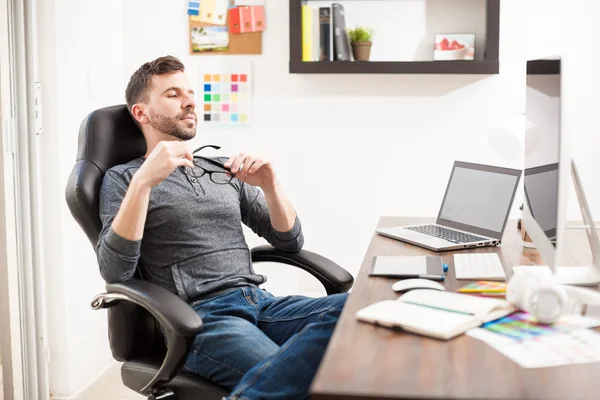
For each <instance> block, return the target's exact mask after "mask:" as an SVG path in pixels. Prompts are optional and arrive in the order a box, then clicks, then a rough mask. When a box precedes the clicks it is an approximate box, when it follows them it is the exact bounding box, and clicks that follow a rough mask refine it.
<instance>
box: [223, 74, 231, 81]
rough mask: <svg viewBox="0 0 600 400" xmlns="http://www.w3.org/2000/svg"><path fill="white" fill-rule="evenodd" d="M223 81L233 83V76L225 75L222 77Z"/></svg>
mask: <svg viewBox="0 0 600 400" xmlns="http://www.w3.org/2000/svg"><path fill="white" fill-rule="evenodd" d="M221 79H222V81H223V82H231V75H229V74H223V75H221Z"/></svg>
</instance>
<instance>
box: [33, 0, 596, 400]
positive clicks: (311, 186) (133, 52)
mask: <svg viewBox="0 0 600 400" xmlns="http://www.w3.org/2000/svg"><path fill="white" fill-rule="evenodd" d="M536 1H538V0H536ZM41 3H43V4H42V5H41V7H42V9H43V12H42V13H41V17H42V18H43V21H44V22H43V23H42V26H43V27H44V29H42V32H41V42H42V48H43V50H42V51H43V54H44V62H43V65H42V68H41V70H42V79H43V82H44V88H45V89H44V96H45V97H44V115H45V123H44V132H45V133H44V135H45V140H46V146H47V148H46V159H45V171H46V176H45V180H44V183H43V189H44V197H45V203H44V204H45V205H44V212H45V219H46V221H45V223H44V226H45V227H46V232H45V235H44V236H45V240H46V242H45V249H44V250H45V252H46V254H47V260H46V266H45V267H46V268H47V270H48V271H49V273H48V274H47V276H49V277H50V281H49V282H48V285H49V288H48V289H49V290H48V296H49V298H48V302H49V307H48V310H49V312H50V313H51V314H50V315H49V318H48V320H49V321H50V325H51V326H50V328H51V329H50V334H51V336H52V337H51V350H52V360H53V361H52V364H51V382H52V388H53V391H54V392H55V393H58V394H61V395H63V396H69V395H72V394H74V393H75V392H77V391H78V390H80V389H81V388H82V387H83V386H85V385H86V383H87V382H89V380H90V379H93V378H94V377H95V376H96V375H97V374H98V373H99V372H100V371H102V369H103V368H104V367H105V366H106V365H108V364H109V363H110V360H111V358H110V354H109V351H108V345H107V341H106V323H105V315H104V313H103V312H92V311H91V310H90V309H89V301H90V299H91V298H92V297H93V296H94V295H95V294H97V293H99V292H100V291H102V289H103V282H102V281H101V279H100V277H99V274H98V271H97V267H96V265H95V258H94V254H93V252H92V249H91V246H90V245H89V243H88V242H87V239H86V238H85V237H84V236H83V234H82V232H81V230H80V229H79V227H78V226H76V225H75V223H74V222H73V220H72V218H71V216H70V214H69V213H68V210H67V208H66V204H65V201H64V194H63V192H64V186H65V184H66V180H67V177H68V175H69V172H70V169H71V168H72V165H73V162H74V156H75V151H76V140H77V131H78V127H79V123H80V122H81V120H82V118H83V117H84V116H85V115H86V114H87V113H88V112H90V111H91V110H93V109H94V108H97V107H100V106H103V105H108V104H115V103H122V102H124V90H125V86H126V83H127V80H128V79H129V77H130V75H131V74H132V73H133V71H134V70H135V69H136V68H137V67H139V65H141V64H142V63H143V62H145V61H148V60H152V59H154V58H156V57H158V56H161V55H165V54H172V55H175V56H178V57H180V58H181V59H182V60H183V61H184V63H185V64H186V65H187V68H188V72H189V77H190V79H191V80H192V82H197V80H198V77H197V72H196V71H197V70H198V68H199V66H200V65H201V63H202V62H203V60H206V58H204V57H206V56H189V55H188V39H187V37H188V36H187V35H188V31H187V22H186V17H185V6H186V2H184V1H180V2H173V1H169V2H167V1H160V0H128V1H126V2H119V1H118V0H111V1H103V2H102V6H100V4H99V3H98V2H92V1H91V0H88V1H75V0H50V1H47V0H44V1H43V2H41ZM365 3H366V2H365ZM399 3H400V4H401V3H402V2H399ZM411 3H412V4H413V5H414V4H415V2H411ZM523 3H526V2H518V1H503V3H502V15H501V46H500V57H501V60H502V63H501V73H500V74H499V75H494V76H462V75H454V76H452V75H448V76H444V75H381V76H376V75H290V74H289V73H288V58H289V48H288V46H289V39H288V37H289V36H288V35H289V27H288V23H289V18H288V2H287V1H282V0H267V1H266V5H267V16H266V17H267V31H266V32H265V34H264V40H263V54H262V55H261V56H241V57H239V59H243V60H246V59H250V60H252V62H253V71H254V78H255V84H254V94H255V96H254V107H253V108H254V124H253V126H252V128H250V129H246V130H240V131H235V130H218V131H201V132H199V134H198V137H197V139H195V140H194V143H193V144H194V145H196V144H199V143H203V144H204V143H211V144H219V145H221V146H222V149H221V152H220V153H221V154H233V153H235V152H238V151H252V152H256V153H258V154H261V155H264V156H267V157H269V158H270V159H271V160H272V161H273V162H274V163H275V165H276V167H277V170H278V171H279V173H280V175H281V178H282V181H283V184H284V186H285V189H286V191H287V192H288V194H289V195H290V196H291V198H292V200H293V203H294V205H295V206H296V208H297V210H298V212H299V214H300V216H301V218H302V222H303V226H304V232H305V235H306V245H305V248H306V249H309V250H313V251H316V252H318V253H320V254H323V255H325V256H327V257H329V258H331V259H333V260H335V261H336V262H338V263H339V264H340V265H342V266H343V267H344V268H346V269H347V270H348V271H350V272H351V273H352V274H354V275H356V273H357V271H358V269H359V267H360V265H361V263H362V259H363V256H364V253H365V251H366V248H367V246H368V243H369V241H370V238H371V236H372V234H373V229H374V228H375V226H376V224H377V221H378V219H379V217H380V216H381V215H409V216H430V217H433V216H435V215H436V214H437V210H438V207H439V203H440V200H441V198H442V196H443V192H444V189H445V184H446V180H447V177H448V175H449V173H450V168H451V166H452V163H453V161H454V160H455V159H458V160H465V161H472V162H481V163H489V164H494V165H502V166H508V167H516V168H520V167H521V166H522V161H521V159H520V158H519V157H520V156H521V153H522V150H521V148H520V147H519V146H520V143H521V141H522V140H521V135H522V129H523V128H524V121H523V118H522V117H520V116H519V115H520V114H521V113H522V112H524V108H525V101H524V100H525V98H524V94H525V75H524V73H525V64H524V60H525V59H526V57H527V55H538V54H536V53H539V54H542V55H546V52H547V51H550V52H556V51H557V48H561V47H564V46H563V44H565V43H566V44H569V45H572V47H571V48H570V49H569V50H567V52H568V53H569V57H570V58H569V59H567V60H566V61H565V80H566V82H568V85H569V88H570V90H569V92H570V93H568V98H567V99H566V102H567V103H568V104H569V108H568V112H570V113H571V114H570V118H569V121H571V122H570V123H571V124H572V125H571V128H572V132H570V133H573V139H574V141H575V142H576V145H575V146H574V147H575V154H576V156H577V158H578V161H579V165H580V168H581V170H582V171H581V175H582V177H583V179H584V182H585V184H586V190H587V193H588V197H589V200H590V202H591V203H592V211H593V212H594V213H595V214H596V215H600V188H599V186H598V185H597V184H596V182H595V181H594V180H593V178H594V171H598V169H599V167H600V160H599V158H598V157H596V156H595V151H594V150H593V149H594V148H595V149H598V139H597V137H598V135H597V133H596V132H598V128H599V126H598V122H597V121H595V120H594V118H593V117H592V115H593V113H592V111H593V110H594V109H593V108H592V107H593V106H592V101H593V100H597V93H598V90H587V91H586V90H584V87H585V86H586V85H587V84H593V85H595V87H596V88H598V87H599V85H598V83H599V82H598V77H597V76H596V75H593V74H592V71H591V68H589V69H588V68H587V67H586V65H585V64H586V63H585V62H583V61H584V60H583V59H585V58H586V55H585V54H589V49H590V48H592V44H593V35H592V34H591V33H590V34H585V32H583V31H582V30H583V29H584V28H583V26H585V25H586V23H582V20H586V21H587V26H592V24H591V22H592V18H593V17H592V16H589V15H590V14H591V13H590V11H589V10H587V9H585V8H584V7H587V5H588V4H589V3H585V2H584V1H583V0H578V1H569V2H568V4H569V12H565V11H564V9H565V8H566V6H561V3H560V2H558V1H555V2H554V3H549V2H543V4H544V5H543V7H534V5H531V6H530V5H529V3H528V4H523ZM562 4H567V2H566V1H564V2H563V3H562ZM538 6H539V4H538ZM541 12H542V13H545V14H540V13H541ZM44 18H47V19H44ZM380 20H381V21H383V20H384V19H383V17H382V18H380ZM556 22H561V23H570V25H569V26H570V28H569V29H566V30H563V34H560V33H559V32H557V29H556V26H555V23H556ZM352 24H353V25H354V23H352ZM381 31H385V29H382V30H381ZM381 31H380V32H381ZM545 38H550V39H549V40H548V42H546V41H545ZM542 39H543V40H542ZM375 40H377V39H375ZM381 40H383V39H381ZM575 50H578V51H580V52H581V53H582V54H583V53H585V54H583V55H578V54H575ZM210 57H212V56H210ZM578 57H579V58H580V59H579V60H577V58H578ZM576 60H577V62H576ZM88 71H89V72H90V74H89V75H90V76H91V77H92V78H93V79H92V80H93V81H95V82H97V84H95V85H94V84H92V85H91V88H90V89H91V90H90V91H89V92H88V77H87V76H88ZM595 104H599V103H598V102H597V101H596V103H595ZM511 132H513V133H511ZM593 146H595V147H593ZM519 198H521V194H520V192H519V194H518V195H517V200H518V199H519ZM518 203H519V202H518V201H516V202H515V206H514V210H513V216H516V215H518V213H517V207H518ZM573 211H574V209H571V215H575V216H576V214H574V212H573ZM597 219H598V217H597ZM249 242H250V245H255V244H258V243H261V241H260V240H257V239H256V238H252V237H249ZM269 269H270V270H271V272H272V268H269ZM270 275H271V284H273V282H276V283H278V284H279V283H282V282H283V280H284V277H283V276H282V274H277V273H271V274H270ZM287 276H290V275H289V274H288V275H287ZM291 276H296V277H297V279H296V280H295V281H293V282H291V283H289V284H288V286H285V287H283V286H277V287H275V288H274V289H276V290H277V291H278V292H287V291H290V290H299V289H313V288H314V287H315V285H314V284H313V282H312V281H309V280H308V279H306V278H305V276H304V275H302V274H300V273H298V272H292V273H291ZM270 287H272V286H270Z"/></svg>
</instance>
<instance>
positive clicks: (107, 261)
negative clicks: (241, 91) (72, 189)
mask: <svg viewBox="0 0 600 400" xmlns="http://www.w3.org/2000/svg"><path fill="white" fill-rule="evenodd" d="M215 160H216V161H218V162H220V163H221V164H222V163H224V162H225V161H226V160H227V159H226V158H219V159H215ZM143 162H144V159H143V158H138V159H135V160H133V161H131V162H129V163H127V164H123V165H118V166H115V167H113V168H111V169H110V170H108V171H107V172H106V174H105V177H104V180H103V183H102V188H101V192H100V218H101V220H102V224H103V227H102V231H101V233H100V239H99V240H98V244H97V247H96V253H97V255H98V264H99V266H100V274H101V275H102V278H103V279H104V280H105V281H106V282H109V283H114V282H121V281H125V280H127V279H131V278H132V277H133V275H134V273H135V271H136V268H138V267H139V270H140V273H141V275H142V277H143V279H146V280H148V281H150V282H153V283H156V284H158V285H160V286H162V287H164V288H166V289H168V290H170V291H172V292H173V293H175V294H177V295H179V296H180V297H181V298H182V299H183V300H185V301H187V302H193V301H197V300H199V299H203V298H207V297H211V296H213V295H215V294H218V293H222V292H223V291H227V290H229V289H232V288H235V287H240V286H246V285H254V286H258V285H260V284H262V283H264V282H265V281H266V277H265V276H263V275H259V274H256V273H255V272H254V270H253V268H252V261H251V257H250V249H249V247H248V244H247V243H246V240H245V238H244V235H243V230H242V223H243V224H245V225H247V226H248V227H250V228H251V229H252V231H254V232H255V233H256V234H257V235H259V236H260V237H263V238H265V239H266V240H267V242H269V243H270V244H271V245H272V246H274V247H275V248H277V249H279V250H282V251H287V252H297V251H299V250H300V249H301V248H302V246H303V244H304V237H303V234H302V228H301V225H300V220H299V218H298V217H296V221H295V223H294V226H293V227H292V229H291V230H289V231H288V232H278V231H276V230H275V229H274V228H273V227H272V225H271V220H270V217H269V210H268V208H267V204H266V201H265V198H264V195H263V193H262V191H261V190H260V189H259V188H257V187H254V186H251V185H248V184H245V183H243V182H241V181H239V180H238V179H235V178H234V179H233V180H232V181H231V182H230V183H229V184H226V185H223V184H216V183H214V182H213V181H211V179H210V178H209V174H204V175H202V176H201V174H202V169H201V168H199V166H201V167H203V168H205V169H206V170H209V171H223V169H220V168H219V167H217V166H215V165H213V164H211V163H209V162H207V161H205V160H203V159H202V158H198V157H195V158H194V163H195V165H196V167H195V168H194V174H195V175H196V176H201V177H200V178H199V179H196V178H194V177H193V175H192V174H191V173H189V172H190V170H189V169H188V171H187V172H186V168H183V167H180V168H177V169H175V170H174V171H173V173H171V174H170V175H169V176H168V177H167V178H166V179H165V180H164V181H163V182H161V183H160V184H158V185H157V186H155V187H153V188H152V191H151V193H150V203H149V206H148V214H147V217H146V224H145V227H144V234H143V238H142V239H141V240H139V241H131V240H127V239H125V238H123V237H121V236H119V235H118V234H116V233H115V232H114V231H113V229H112V221H113V220H114V218H115V216H116V215H117V212H118V211H119V208H120V206H121V202H122V201H123V198H124V197H125V193H126V192H127V188H128V187H129V183H130V182H131V179H132V177H133V175H134V174H135V172H136V171H137V170H138V169H139V168H140V167H141V165H142V164H143Z"/></svg>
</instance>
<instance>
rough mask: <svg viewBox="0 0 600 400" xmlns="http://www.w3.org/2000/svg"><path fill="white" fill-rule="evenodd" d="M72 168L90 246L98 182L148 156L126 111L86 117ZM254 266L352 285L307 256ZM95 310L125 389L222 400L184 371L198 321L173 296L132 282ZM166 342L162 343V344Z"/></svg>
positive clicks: (97, 226)
mask: <svg viewBox="0 0 600 400" xmlns="http://www.w3.org/2000/svg"><path fill="white" fill-rule="evenodd" d="M78 147H79V148H78V152H77V162H76V164H75V167H74V168H73V171H72V172H71V175H70V177H69V182H68V184H67V187H66V199H67V203H68V205H69V209H70V210H71V213H72V215H73V217H74V218H75V220H77V222H78V223H79V225H80V226H81V228H82V229H83V231H84V232H85V234H86V235H87V237H88V239H89V240H90V242H91V244H92V246H94V247H95V246H96V243H97V241H98V236H99V234H100V230H101V227H102V225H101V222H100V217H99V194H100V186H101V184H102V178H103V176H104V174H105V173H106V171H107V170H108V169H110V168H111V167H112V166H114V165H118V164H122V163H126V162H128V161H130V160H133V159H135V158H137V157H140V156H142V155H143V154H144V153H145V152H146V143H145V141H144V137H143V135H142V133H141V131H140V130H139V129H138V128H137V126H136V125H135V124H134V122H133V119H132V117H131V116H130V114H129V112H128V110H127V107H126V106H125V105H117V106H112V107H106V108H102V109H99V110H97V111H94V112H92V113H91V114H89V115H88V116H87V117H86V118H85V119H84V121H83V122H82V124H81V127H80V130H79V144H78ZM251 252H252V261H253V262H260V261H271V262H279V263H285V264H289V265H293V266H295V267H298V268H301V269H303V270H305V271H307V272H309V273H310V274H312V275H313V276H315V277H316V278H317V279H318V280H319V281H320V282H321V283H322V284H323V286H324V287H325V290H326V292H327V294H333V293H341V292H346V291H348V290H349V289H350V288H351V287H352V285H353V283H354V279H353V278H352V275H350V274H349V273H348V272H347V271H346V270H344V269H343V268H342V267H340V266H339V265H337V264H335V263H334V262H332V261H330V260H328V259H327V258H324V257H322V256H320V255H318V254H315V253H311V252H310V251H307V250H301V251H300V252H298V253H285V252H281V251H277V250H275V249H274V248H273V247H271V246H269V245H266V246H258V247H255V248H253V249H252V250H251ZM91 306H92V308H93V309H95V310H98V309H103V308H107V309H108V310H107V314H108V335H109V343H110V348H111V351H112V355H113V357H114V358H115V359H116V360H118V361H121V362H124V363H123V365H122V367H121V378H122V380H123V383H124V384H125V385H126V386H127V387H128V388H130V389H132V390H134V391H136V392H138V393H141V394H143V395H146V396H148V399H180V400H187V399H190V400H191V399H194V400H198V399H221V398H222V397H223V396H225V395H226V394H227V393H228V391H227V390H226V389H225V388H222V387H219V386H218V385H215V384H213V383H211V382H209V381H208V380H205V379H203V378H201V377H199V376H197V375H195V374H192V373H188V372H186V371H183V370H181V367H182V366H183V364H184V362H185V359H186V357H187V354H188V351H189V349H190V346H191V344H192V343H193V340H194V337H195V336H196V334H198V333H199V332H200V331H201V330H202V320H201V318H200V317H199V316H198V315H197V314H196V313H195V312H194V310H193V309H192V308H191V307H190V306H189V305H188V304H187V303H185V302H184V301H183V300H181V299H180V298H179V297H178V296H177V295H175V294H174V293H171V292H169V291H168V290H166V289H163V288H161V287H159V286H157V285H155V284H152V283H150V282H147V281H144V280H142V279H141V275H139V273H138V274H136V276H135V277H134V279H131V280H129V281H126V282H122V283H117V284H108V285H106V293H103V294H100V295H98V296H96V297H95V298H94V299H93V301H92V304H91ZM165 343H166V344H165Z"/></svg>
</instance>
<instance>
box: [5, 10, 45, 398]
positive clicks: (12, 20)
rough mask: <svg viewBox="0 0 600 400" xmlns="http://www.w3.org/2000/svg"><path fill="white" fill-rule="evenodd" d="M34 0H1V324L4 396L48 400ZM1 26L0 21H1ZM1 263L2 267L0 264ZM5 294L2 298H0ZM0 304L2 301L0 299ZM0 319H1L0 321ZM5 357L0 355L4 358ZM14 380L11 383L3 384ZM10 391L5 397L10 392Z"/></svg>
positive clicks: (39, 108) (39, 110)
mask: <svg viewBox="0 0 600 400" xmlns="http://www.w3.org/2000/svg"><path fill="white" fill-rule="evenodd" d="M36 7H37V0H0V17H6V19H5V20H6V22H7V24H5V25H4V26H6V27H7V28H6V31H0V49H1V50H2V52H1V53H2V56H0V63H1V64H2V76H0V79H1V80H0V84H1V85H2V87H3V89H2V92H1V93H0V100H2V102H3V106H2V110H3V111H2V112H3V114H2V137H1V139H2V140H0V142H1V143H0V146H1V150H2V151H1V153H0V154H1V156H2V162H1V163H0V164H1V165H0V168H2V171H1V172H2V173H1V175H0V246H3V245H6V247H5V248H6V250H7V251H6V252H2V253H0V266H4V267H6V268H0V271H6V273H5V274H4V277H3V276H2V274H1V273H0V287H2V285H4V286H5V287H4V288H5V289H7V290H2V291H0V296H2V293H4V296H5V297H7V299H6V300H7V301H6V304H8V306H5V307H4V308H7V307H8V309H9V310H8V311H9V314H8V318H9V320H10V321H9V323H10V325H9V326H8V327H6V328H4V330H3V333H4V331H8V334H7V336H6V337H5V336H4V335H3V336H2V345H3V350H6V349H8V350H6V351H7V352H8V353H7V354H6V360H7V362H10V364H9V367H8V368H7V369H6V371H4V368H3V375H4V377H5V384H6V386H5V388H6V390H5V392H7V393H5V395H6V397H5V399H6V400H13V399H14V400H19V399H25V400H35V399H40V400H45V399H49V398H50V390H49V383H48V362H49V357H48V350H47V349H48V344H47V334H46V326H47V324H46V323H45V322H46V321H45V309H44V302H43V298H44V283H45V277H44V273H43V272H44V271H43V268H42V262H41V261H42V260H43V253H42V246H41V240H40V236H39V235H40V232H41V231H42V228H41V226H40V223H41V218H40V216H41V213H40V202H39V195H38V182H40V179H39V177H40V173H39V166H40V163H39V159H40V157H39V147H40V146H39V135H40V134H41V132H40V129H39V126H41V125H40V118H41V114H40V113H41V98H40V93H39V84H38V82H37V75H38V74H37V60H38V57H37V18H36ZM0 26H1V25H0ZM2 264H4V265H2ZM2 300H5V299H2ZM2 303H4V301H3V302H2ZM2 325H4V324H2ZM3 359H4V356H3ZM9 385H10V386H12V387H9ZM13 395H14V397H11V396H13Z"/></svg>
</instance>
